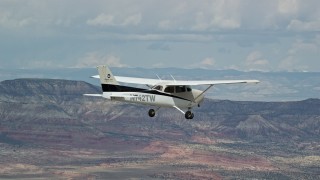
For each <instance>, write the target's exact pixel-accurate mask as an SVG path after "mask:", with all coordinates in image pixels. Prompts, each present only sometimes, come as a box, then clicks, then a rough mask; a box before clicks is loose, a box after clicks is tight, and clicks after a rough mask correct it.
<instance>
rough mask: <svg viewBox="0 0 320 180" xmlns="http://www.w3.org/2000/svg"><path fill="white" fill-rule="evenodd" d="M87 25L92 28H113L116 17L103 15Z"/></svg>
mask: <svg viewBox="0 0 320 180" xmlns="http://www.w3.org/2000/svg"><path fill="white" fill-rule="evenodd" d="M87 24H88V25H92V26H113V25H114V17H113V16H112V15H106V14H104V13H102V14H100V15H98V16H97V17H95V18H94V19H89V20H88V21H87Z"/></svg>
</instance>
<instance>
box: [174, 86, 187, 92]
mask: <svg viewBox="0 0 320 180" xmlns="http://www.w3.org/2000/svg"><path fill="white" fill-rule="evenodd" d="M182 92H186V87H185V86H176V93H182Z"/></svg>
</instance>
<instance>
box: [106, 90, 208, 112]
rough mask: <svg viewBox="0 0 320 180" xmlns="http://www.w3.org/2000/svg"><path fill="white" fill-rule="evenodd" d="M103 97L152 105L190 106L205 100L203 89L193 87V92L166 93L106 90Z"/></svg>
mask: <svg viewBox="0 0 320 180" xmlns="http://www.w3.org/2000/svg"><path fill="white" fill-rule="evenodd" d="M103 97H104V98H107V99H110V100H113V101H123V102H129V103H138V104H144V105H150V106H161V107H173V106H176V107H179V108H190V107H193V106H196V105H198V104H199V103H201V102H202V101H203V98H204V95H203V94H202V91H200V90H196V89H193V90H192V91H191V92H183V93H164V92H161V91H157V90H146V91H145V92H104V93H103Z"/></svg>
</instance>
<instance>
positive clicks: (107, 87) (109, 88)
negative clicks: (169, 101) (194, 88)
mask: <svg viewBox="0 0 320 180" xmlns="http://www.w3.org/2000/svg"><path fill="white" fill-rule="evenodd" d="M101 86H102V91H103V92H142V93H148V94H155V95H162V96H168V97H173V98H178V99H182V100H186V101H191V100H189V99H185V98H182V97H179V96H175V95H172V94H167V93H163V92H160V91H156V90H148V89H142V88H135V87H130V86H121V85H113V84H101Z"/></svg>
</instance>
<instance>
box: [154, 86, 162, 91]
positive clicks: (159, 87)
mask: <svg viewBox="0 0 320 180" xmlns="http://www.w3.org/2000/svg"><path fill="white" fill-rule="evenodd" d="M153 89H155V90H159V91H162V86H156V87H154V88H153Z"/></svg>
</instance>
